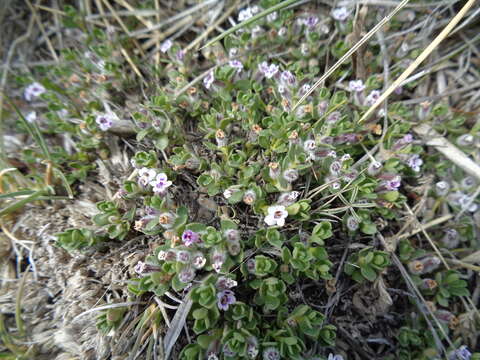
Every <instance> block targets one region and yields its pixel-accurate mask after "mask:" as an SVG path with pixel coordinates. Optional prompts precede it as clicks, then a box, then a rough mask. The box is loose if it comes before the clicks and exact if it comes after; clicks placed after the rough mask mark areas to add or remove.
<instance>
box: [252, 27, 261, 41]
mask: <svg viewBox="0 0 480 360" xmlns="http://www.w3.org/2000/svg"><path fill="white" fill-rule="evenodd" d="M262 33H263V28H262V27H261V26H260V25H256V26H254V27H253V28H252V38H254V39H255V38H257V37H259V36H260V35H261V34H262Z"/></svg>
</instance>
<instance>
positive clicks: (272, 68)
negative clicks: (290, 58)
mask: <svg viewBox="0 0 480 360" xmlns="http://www.w3.org/2000/svg"><path fill="white" fill-rule="evenodd" d="M258 69H259V70H260V71H261V72H262V73H263V74H264V75H265V77H266V78H267V79H271V78H272V77H274V76H275V75H276V74H277V73H278V70H279V67H278V65H275V64H270V65H269V64H268V63H267V62H266V61H264V62H262V63H260V64H259V65H258Z"/></svg>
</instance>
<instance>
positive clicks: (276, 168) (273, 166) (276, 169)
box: [268, 162, 280, 179]
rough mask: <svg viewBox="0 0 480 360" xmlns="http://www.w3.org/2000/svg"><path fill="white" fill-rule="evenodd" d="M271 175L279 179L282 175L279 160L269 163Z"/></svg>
mask: <svg viewBox="0 0 480 360" xmlns="http://www.w3.org/2000/svg"><path fill="white" fill-rule="evenodd" d="M268 167H269V173H268V174H269V176H270V177H271V178H272V179H277V178H278V177H279V176H280V165H279V164H278V163H277V162H271V163H269V164H268Z"/></svg>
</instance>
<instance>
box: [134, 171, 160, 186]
mask: <svg viewBox="0 0 480 360" xmlns="http://www.w3.org/2000/svg"><path fill="white" fill-rule="evenodd" d="M155 176H157V172H156V171H155V170H154V169H148V168H146V167H144V168H141V169H140V170H139V172H138V183H139V184H140V185H142V186H147V185H148V184H149V183H150V182H151V181H153V179H155Z"/></svg>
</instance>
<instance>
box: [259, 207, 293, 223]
mask: <svg viewBox="0 0 480 360" xmlns="http://www.w3.org/2000/svg"><path fill="white" fill-rule="evenodd" d="M267 212H268V214H267V216H265V219H264V221H265V223H266V224H267V225H268V226H283V225H285V218H286V217H287V216H288V212H287V210H285V206H283V205H274V206H270V207H269V208H268V210H267Z"/></svg>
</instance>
